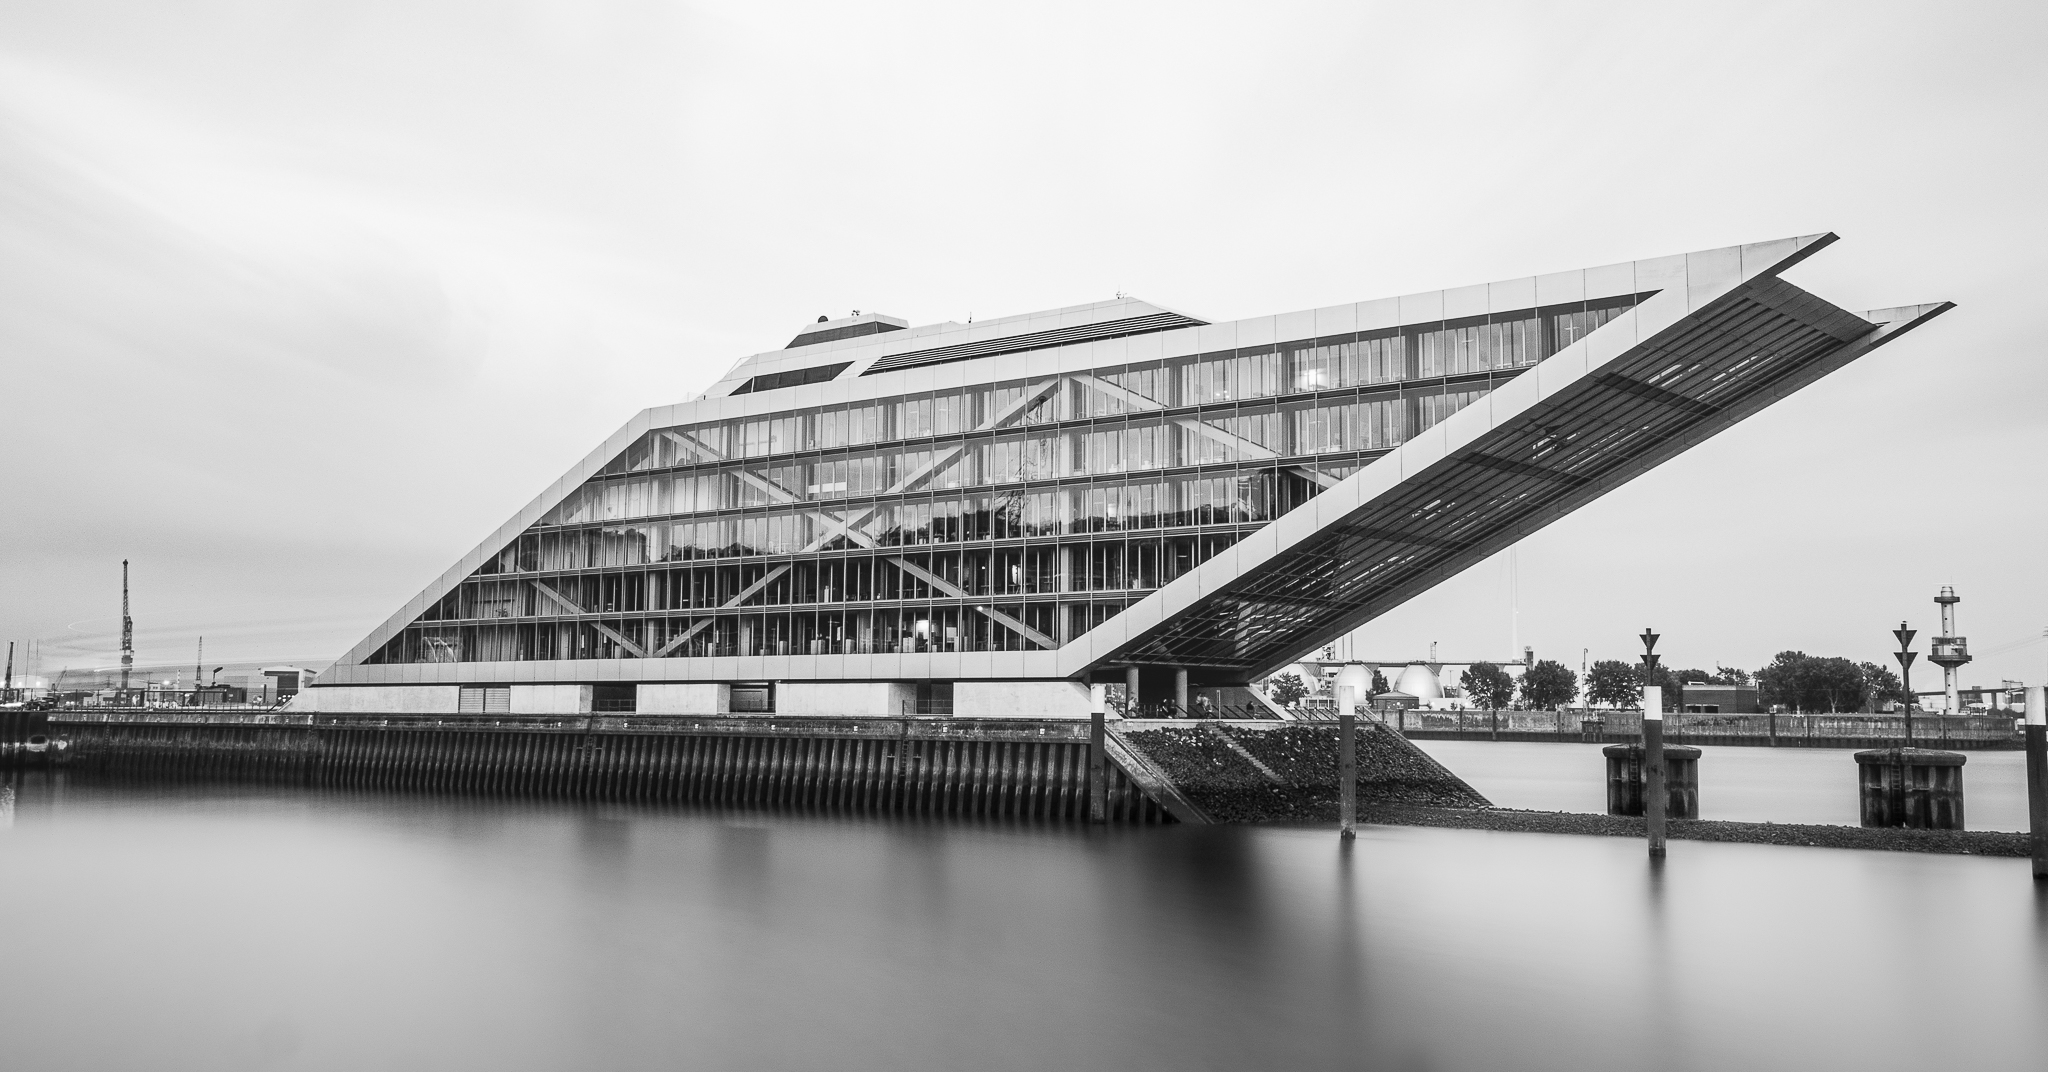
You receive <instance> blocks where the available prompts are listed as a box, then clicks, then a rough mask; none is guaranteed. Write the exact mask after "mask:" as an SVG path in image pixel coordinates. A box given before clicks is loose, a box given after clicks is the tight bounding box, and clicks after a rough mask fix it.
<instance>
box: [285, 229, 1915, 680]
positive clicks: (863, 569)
mask: <svg viewBox="0 0 2048 1072" xmlns="http://www.w3.org/2000/svg"><path fill="white" fill-rule="evenodd" d="M1833 241H1834V236H1832V235H1814V236H1807V237H1802V238H1793V239H1785V240H1781V241H1776V242H1766V243H1760V244H1756V245H1748V246H1739V247H1729V248H1725V249H1718V250H1710V251H1706V252H1702V253H1693V254H1684V255H1678V256H1671V257H1661V258H1657V259H1653V260H1645V261H1637V262H1633V263H1627V264H1618V265H1608V266H1604V267H1599V268H1589V269H1584V270H1580V271H1572V272H1561V273H1557V274H1553V275H1544V276H1536V277H1528V278H1522V279H1514V280H1506V281H1503V282H1498V283H1490V284H1480V285H1477V286H1470V287H1462V288H1457V289H1452V290H1444V291H1434V292H1429V293H1424V294H1413V295H1407V296H1403V297H1398V298H1386V299H1380V300H1376V301H1364V302H1357V303H1353V304H1346V305H1338V306H1332V307H1328V308H1323V309H1312V310H1306V311H1302V312H1295V313H1285V314H1280V315H1277V316H1266V317H1258V318H1254V319H1249V320H1241V321H1235V322H1231V323H1220V324H1210V323H1206V322H1204V321H1202V320H1201V319H1199V318H1196V317H1193V316H1190V315H1188V314H1185V313H1181V312H1177V311H1174V310H1171V309H1168V308H1165V307H1163V306H1158V305H1153V304H1150V303H1147V302H1143V301H1139V300H1137V299H1132V298H1120V299H1118V300H1115V301H1110V302H1101V303H1096V304H1092V305H1081V306H1072V307H1069V308H1065V309H1057V310H1052V311H1049V312H1043V313H1033V314H1028V315H1024V316H1015V317H1007V318H1004V319H1000V320H990V321H978V322H975V323H971V324H958V323H945V324H937V325H929V326H923V327H911V326H908V325H905V324H904V323H903V322H902V321H899V320H896V319H894V318H890V317H881V316H876V315H874V314H863V315H860V316H857V317H853V318H848V319H845V320H840V321H824V322H821V323H819V324H814V325H812V326H811V327H810V328H807V329H805V330H804V331H803V332H802V333H800V334H799V335H798V336H797V337H796V338H795V339H794V340H792V342H791V343H790V345H789V346H787V347H784V348H782V349H778V350H773V351H769V352H766V353H762V354H757V355H754V356H752V357H749V358H746V359H744V360H742V361H740V362H739V363H738V364H736V365H735V366H734V367H733V368H732V370H731V371H730V372H728V373H727V374H726V375H725V376H724V377H723V378H722V379H721V380H719V381H718V383H716V384H714V385H713V386H712V387H711V388H710V389H709V390H708V391H707V392H706V393H705V394H704V396H702V397H700V398H698V399H696V400H694V401H691V402H685V403H681V404H677V405H668V406H659V407H655V408H652V409H648V410H645V411H643V412H641V413H640V414H639V415H638V416H636V417H634V418H633V419H632V420H631V421H629V422H627V424H626V426H625V427H623V428H621V429H620V430H619V431H618V432H617V433H615V434H614V435H613V436H612V437H611V438H610V439H608V440H607V441H606V442H605V443H603V444H602V445H600V446H599V447H598V448H597V449H596V450H594V451H592V452H591V454H590V455H589V456H588V457H587V458H585V459H584V460H583V461H582V462H580V463H578V464H577V465H576V466H575V467H573V468H572V469H571V470H570V471H569V472H568V473H566V474H564V475H563V476H562V477H561V478H560V479H559V480H557V481H556V482H555V483H554V484H552V485H550V486H549V487H548V488H547V490H545V491H544V492H543V493H542V494H541V495H539V496H538V497H536V498H535V499H534V500H533V501H532V502H531V503H529V504H528V505H527V506H526V507H525V508H524V509H522V510H520V511H519V512H518V513H517V514H516V515H515V516H513V517H512V518H511V519H510V520H508V521H507V522H506V523H505V525H504V526H503V527H502V528H500V529H499V531H498V532H496V533H494V534H493V535H492V536H491V537H490V538H489V539H487V540H485V541H484V543H483V544H482V545H480V546H479V547H477V548H476V549H475V550H474V551H472V552H471V553H470V554H468V555H466V556H464V558H463V559H462V560H461V561H460V562H458V563H456V564H455V565H454V566H452V567H451V568H450V569H449V570H448V572H447V573H446V574H445V575H443V576H442V577H441V579H439V580H438V581H436V582H435V583H434V584H432V585H431V586H429V587H428V588H427V590H426V591H424V592H422V593H420V594H419V595H418V596H417V597H415V598H414V599H413V600H412V601H411V602H409V603H408V604H407V605H406V606H405V607H403V608H401V609H400V610H399V611H398V612H397V613H396V614H394V615H393V616H392V617H391V619H390V620H389V621H387V622H385V623H384V624H383V625H381V626H379V627H378V628H377V629H376V630H374V631H373V632H372V633H371V634H370V635H369V636H367V637H365V638H364V639H363V641H362V642H361V643H359V644H358V645H356V647H355V648H354V649H353V650H351V651H350V652H349V653H348V654H347V655H346V656H344V657H343V658H342V659H341V660H340V661H339V662H337V663H336V664H335V665H334V667H333V668H332V669H331V670H330V671H329V672H327V673H325V674H323V675H322V676H321V677H320V678H319V680H318V681H317V682H314V683H313V685H312V687H311V688H309V689H308V690H306V691H305V692H304V693H302V694H301V695H300V697H299V698H298V699H297V700H296V701H295V705H296V706H298V707H299V708H301V709H312V710H334V711H378V710H385V711H434V712H439V711H447V712H454V711H457V710H458V709H471V710H476V709H487V710H505V711H508V712H510V713H513V714H519V713H534V714H543V713H561V712H567V711H589V710H592V709H593V707H594V706H595V707H596V708H598V709H607V708H608V709H612V710H637V711H640V712H643V713H648V712H667V713H680V714H688V713H704V714H711V713H721V712H729V711H732V710H734V709H735V708H736V707H739V706H744V707H746V708H748V709H752V710H757V711H759V710H763V709H764V708H765V710H766V711H777V712H783V713H793V714H845V715H875V714H889V715H893V714H900V713H903V712H905V711H913V710H914V711H918V712H931V711H936V710H937V709H938V708H939V707H940V706H944V707H948V708H950V709H951V711H952V713H954V714H958V715H987V716H1002V717H1020V716H1043V717H1077V718H1079V717H1086V714H1087V711H1088V699H1087V688H1086V687H1087V685H1088V684H1089V683H1091V682H1118V683H1123V684H1124V685H1125V686H1126V689H1127V690H1135V691H1136V692H1137V693H1139V694H1141V695H1143V696H1144V697H1145V698H1146V699H1147V700H1155V699H1163V700H1169V702H1176V703H1180V704H1182V705H1183V706H1184V705H1185V699H1184V698H1185V697H1186V696H1187V695H1188V690H1189V689H1190V688H1191V687H1194V688H1201V687H1239V686H1242V685H1244V684H1246V683H1248V682H1250V681H1253V680H1255V679H1257V678H1260V677H1263V676H1264V675H1265V674H1267V673H1269V672H1271V671H1272V670H1274V669H1276V668H1278V667H1280V666H1282V665H1285V664H1287V663H1289V662H1291V661H1293V660H1294V659H1295V658H1297V657H1298V656H1299V654H1300V653H1301V652H1303V651H1308V650H1312V649H1314V648H1317V647H1318V646H1320V645H1322V644H1324V643H1327V642H1329V641H1331V640H1333V639H1334V638H1336V637H1338V636H1341V635H1343V634H1344V633H1346V632H1348V631H1349V630H1351V629H1353V628H1356V627H1357V626H1358V625H1360V624H1362V623H1364V622H1366V621H1369V620H1371V619H1373V618H1375V617H1377V616H1379V615H1381V614H1384V613H1386V612H1387V611H1388V610H1390V609H1392V608H1393V607H1395V606H1398V605H1400V604H1401V603H1402V602H1403V601H1405V600H1407V599H1410V598H1412V597H1414V596H1415V595H1417V594H1419V593H1421V592H1423V591H1425V590H1427V589H1428V588H1430V587H1432V586H1434V585H1435V584H1437V583H1439V582H1441V581H1442V580H1444V579H1445V578H1448V577H1450V576H1451V575H1453V574H1455V573H1457V572H1458V571H1460V570H1462V569H1464V568H1465V567H1467V566H1469V565H1472V564H1473V563H1476V562H1478V561H1480V560H1481V559H1483V558H1485V557H1487V556H1489V555H1491V554H1493V553H1494V552H1496V551H1498V550H1500V549H1502V548H1504V547H1507V546H1508V545H1510V544H1512V543H1513V542H1514V541H1516V540H1518V539H1520V538H1521V537H1523V536H1525V535H1528V534H1529V533H1531V532H1533V531H1535V530H1537V529H1539V528H1541V527H1543V526H1544V525H1547V524H1549V523H1551V522H1552V521H1555V520H1557V519H1558V518H1561V517H1563V516H1565V515H1566V514H1568V513H1570V512H1571V511H1573V510H1575V509H1577V508H1578V507H1580V506H1583V505H1585V504H1586V503H1588V502H1591V501H1592V500H1594V499H1595V498H1598V497H1599V496H1600V495H1602V494H1604V493H1606V492H1607V491H1609V490H1612V489H1613V488H1615V487H1618V486H1620V485H1621V484H1623V483H1625V482H1627V481H1628V480H1631V479H1633V478H1634V477H1636V476H1638V475H1640V474H1641V473H1643V472H1645V471H1647V470H1649V469H1650V468H1652V467H1654V466H1655V465H1657V464H1658V463H1660V462H1662V461H1664V460H1666V459H1668V458H1671V457H1673V456H1675V455H1677V454H1678V453H1679V452H1681V451H1683V450H1685V449H1686V448H1688V447H1690V446H1692V445H1693V444H1695V443H1698V442H1700V441H1702V440H1704V439H1706V438H1707V437H1709V436H1712V435H1714V434H1715V433H1717V432H1720V431H1721V430H1723V429H1725V428H1728V427H1729V426H1731V425H1733V424H1735V423H1736V422H1738V421H1740V420H1742V419H1743V418H1744V417H1747V416H1749V415H1750V414H1752V413H1755V412H1757V411H1758V410H1760V409H1762V408H1763V407H1765V406H1767V405H1769V404H1770V403H1771V402H1773V401H1776V400H1777V399H1779V398H1782V397H1784V396H1785V395H1787V394H1789V393H1791V392H1792V391H1795V390H1797V389H1799V388H1801V387H1803V386H1805V385H1807V384H1809V383H1811V382H1813V381H1814V380H1817V379H1819V378H1820V377H1821V376H1824V375H1826V374H1827V373H1828V372H1830V371H1832V370H1834V369H1836V368H1839V367H1841V366H1842V365H1844V364H1846V363H1848V362H1849V361H1852V360H1854V359H1855V358H1857V357H1860V356H1862V355H1863V354H1866V353H1868V352H1870V351H1871V350H1872V349H1874V348H1876V347H1877V346H1880V345H1883V344H1884V343H1886V342H1888V341H1890V340H1891V339H1893V338H1895V337H1897V336H1898V335H1899V334H1901V333H1903V332H1905V331H1907V330H1909V329H1911V328H1913V327H1915V326H1917V325H1918V324H1920V323H1923V322H1924V321H1926V320H1927V319H1928V318H1930V317H1932V316H1934V315H1936V314H1938V313H1940V312H1942V311H1944V310H1946V309H1947V308H1949V306H1948V305H1947V304H1934V305H1917V306H1909V307H1905V308H1897V309H1882V310H1876V311H1873V312H1866V313H1861V314H1856V313H1850V312H1847V311H1844V310H1842V309H1839V308H1837V307H1835V306H1833V305H1831V304H1829V303H1827V302H1826V301H1823V300H1822V299H1820V298H1817V297H1815V296H1813V295H1811V294H1809V293H1807V292H1805V291H1803V290H1800V289H1799V288H1798V287H1795V286H1793V285H1792V284H1790V283H1787V282H1785V281H1784V280H1783V279H1781V278H1780V277H1779V275H1780V273H1781V272H1783V271H1784V270H1785V269H1787V268H1789V267H1791V266H1792V265H1794V264H1796V263H1798V262H1799V261H1801V260H1803V259H1804V258H1806V257H1808V256H1810V255H1812V254H1813V253H1814V252H1816V251H1818V250H1820V249H1821V248H1823V247H1825V246H1827V245H1828V244H1830V243H1831V242H1833ZM940 686H943V687H940ZM941 695H943V696H944V697H945V698H944V699H943V700H940V699H938V697H940V696H941ZM741 698H744V699H743V702H742V699H741ZM1126 709H1128V708H1126Z"/></svg>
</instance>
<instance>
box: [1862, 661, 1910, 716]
mask: <svg viewBox="0 0 2048 1072" xmlns="http://www.w3.org/2000/svg"><path fill="white" fill-rule="evenodd" d="M1856 666H1857V669H1860V670H1862V671H1863V695H1864V698H1865V700H1866V702H1867V703H1868V704H1869V706H1870V709H1871V710H1872V711H1875V710H1877V709H1878V707H1880V706H1881V705H1883V704H1886V703H1909V702H1911V700H1912V697H1910V696H1907V695H1906V686H1905V685H1903V684H1901V683H1900V682H1899V675H1897V674H1895V673H1893V672H1892V668H1891V667H1889V666H1882V665H1879V664H1877V663H1857V664H1856Z"/></svg>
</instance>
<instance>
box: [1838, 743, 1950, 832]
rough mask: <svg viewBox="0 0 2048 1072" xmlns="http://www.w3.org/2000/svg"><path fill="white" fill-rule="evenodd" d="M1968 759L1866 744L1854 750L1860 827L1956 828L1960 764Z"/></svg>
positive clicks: (1935, 752) (1929, 751) (1938, 753)
mask: <svg viewBox="0 0 2048 1072" xmlns="http://www.w3.org/2000/svg"><path fill="white" fill-rule="evenodd" d="M1967 761H1968V757H1966V756H1962V755H1958V754H1957V753H1954V752H1937V751H1934V750H1932V749H1927V748H1872V749H1869V750H1867V751H1863V752H1858V753H1856V783H1857V796H1858V803H1859V804H1860V805H1861V809H1862V813H1863V825H1864V826H1903V827H1907V828H1909V829H1914V830H1961V829H1964V827H1963V764H1964V763H1965V762H1967Z"/></svg>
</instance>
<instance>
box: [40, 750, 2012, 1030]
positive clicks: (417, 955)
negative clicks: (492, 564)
mask: <svg viewBox="0 0 2048 1072" xmlns="http://www.w3.org/2000/svg"><path fill="white" fill-rule="evenodd" d="M13 788H14V789H15V793H14V794H13V802H12V806H11V808H0V812H4V814H5V817H4V822H5V824H6V825H5V826H4V827H0V920H4V924H0V925H4V926H5V928H6V931H5V934H6V941H5V945H4V947H0V949H4V954H0V956H4V959H0V964H4V965H5V970H4V971H0V1067H5V1068H8V1069H23V1070H31V1069H73V1068H76V1069H131V1068H132V1069H152V1070H158V1069H209V1070H212V1069H257V1068H291V1069H365V1068H399V1069H414V1068H419V1069H494V1070H522V1069H572V1068H573V1069H583V1068H594V1069H608V1068H620V1069H640V1068H650V1069H654V1068H659V1069H861V1070H865V1069H876V1070H884V1069H887V1070H894V1069H919V1070H922V1069H935V1070H936V1069H948V1070H951V1069H1233V1070H1234V1069H1340V1068H1341V1069H1355V1068H1388V1069H1459V1070H1462V1069H1574V1070H1580V1069H1639V1068H1644V1067H1651V1066H1653V1065H1654V1066H1655V1067H1660V1068H1673V1069H1688V1068H1696V1069H1728V1068H1741V1069H1744V1070H1759V1069H1817V1068H1851V1067H1853V1068H1858V1069H1908V1068H1935V1067H1939V1068H1946V1069H2018V1068H2039V1067H2042V1056H2043V1054H2044V1053H2048V1031H2044V1029H2043V1027H2042V1026H2041V1025H2042V1015H2043V1012H2044V1011H2048V1009H2044V999H2048V900H2043V899H2042V898H2041V897H2040V896H2038V895H2037V894H2036V892H2035V890H2034V888H2033V886H2034V884H2033V883H2032V882H2030V881H2029V879H2028V877H2027V870H2026V868H2027V865H2026V863H2025V862H2024V861H2021V860H1992V859H1975V858H1967V857H1937V856H1921V855H1910V854H1903V853H1899V854H1892V853H1865V852H1845V851H1835V850H1823V849H1783V848H1772V847H1761V846H1744V845H1709V844H1694V843H1686V842H1679V843H1675V844H1673V845H1672V847H1671V857H1670V860H1669V862H1668V863H1667V864H1666V865H1664V866H1663V867H1662V868H1661V869H1656V870H1653V869H1652V868H1651V867H1650V865H1649V864H1648V863H1647V861H1646V860H1645V859H1644V857H1643V855H1642V847H1641V845H1640V844H1639V843H1637V842H1634V841H1628V840H1621V839H1602V838H1571V837H1559V836H1545V835H1528V834H1495V833H1484V832H1465V831H1442V830H1420V829H1397V828H1368V829H1366V830H1365V831H1363V832H1362V834H1361V836H1360V838H1359V840H1358V841H1357V842H1356V843H1355V844H1354V845H1353V846H1352V848H1351V849H1350V850H1349V851H1346V850H1345V849H1344V848H1342V847H1341V846H1340V845H1339V843H1338V841H1337V839H1336V837H1335V836H1334V834H1333V833H1331V832H1330V831H1327V830H1311V829H1274V828H1261V829H1251V828H1206V829H1201V828H1187V827H1174V828H1161V829H1150V830H1110V831H1101V830H1097V831H1089V830H1083V829H1074V828H1051V827H1041V828H1033V827H1007V826H987V825H968V824H935V823H934V824H925V823H914V822H889V821H857V820H846V819H831V818H815V817H799V816H766V815H732V814H715V813H706V812H679V811H654V810H634V809H626V808H615V807H578V806H570V805H559V806H557V805H527V804H506V803H497V802H475V801H455V800H440V799H434V798H426V797H403V796H325V797H316V796H309V795H305V794H300V793H292V792H270V791H254V790H231V789H211V790H206V789H181V790H114V789H95V788H87V787H84V786H80V785H77V784H70V785H64V784H61V783H58V784H53V783H50V782H48V781H46V780H43V778H42V777H41V776H39V775H37V776H25V777H24V778H22V779H20V780H17V782H16V783H15V785H14V787H13ZM1652 1053H1654V1054H1657V1055H1659V1056H1658V1057H1656V1058H1654V1059H1653V1058H1650V1057H1648V1056H1646V1055H1648V1054H1652Z"/></svg>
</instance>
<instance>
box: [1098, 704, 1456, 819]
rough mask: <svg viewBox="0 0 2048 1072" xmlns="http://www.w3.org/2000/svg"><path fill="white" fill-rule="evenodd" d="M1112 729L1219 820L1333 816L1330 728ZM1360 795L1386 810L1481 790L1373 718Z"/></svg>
mask: <svg viewBox="0 0 2048 1072" xmlns="http://www.w3.org/2000/svg"><path fill="white" fill-rule="evenodd" d="M1120 736H1121V737H1122V738H1123V739H1124V741H1125V742H1126V743H1127V744H1128V745H1130V746H1131V747H1132V748H1134V749H1136V750H1139V751H1141V752H1143V753H1144V754H1145V756H1146V757H1147V758H1149V759H1150V760H1151V761H1152V762H1153V763H1154V764H1155V765H1156V766H1158V767H1159V769H1160V770H1161V771H1163V772H1165V774H1166V775H1167V776H1168V777H1169V778H1171V779H1173V782H1174V784H1175V786H1176V787H1178V788H1179V790H1180V791H1181V793H1182V794H1183V795H1185V796H1186V797H1187V798H1188V799H1189V800H1190V801H1192V802H1193V803H1194V804H1196V805H1197V806H1198V807H1200V808H1201V809H1202V810H1203V811H1204V812H1206V813H1207V814H1208V815H1209V817H1210V818H1211V819H1213V820H1215V821H1216V822H1220V823H1318V822H1335V821H1336V819H1337V805H1338V801H1337V792H1338V790H1337V727H1336V726H1335V725H1334V724H1328V723H1324V724H1317V725H1313V726H1304V725H1299V724H1296V725H1281V726H1271V727H1270V728H1268V727H1267V726H1249V725H1241V724H1226V723H1207V722H1205V723H1197V724H1189V725H1186V726H1153V727H1147V728H1144V729H1132V730H1125V731H1123V732H1122V733H1121V734H1120ZM1358 799H1359V801H1360V803H1361V805H1364V806H1370V805H1382V806H1388V807H1411V808H1412V807H1446V808H1484V807H1486V806H1487V801H1486V798H1485V797H1482V796H1480V795H1479V794H1478V793H1477V792H1476V791H1474V790H1473V788H1472V787H1471V786H1469V785H1466V784H1465V782H1464V781H1463V780H1461V779H1459V778H1458V776H1457V775H1455V774H1452V773H1451V772H1450V771H1448V770H1446V769H1444V767H1443V765H1442V764H1440V763H1438V762H1437V761H1436V760H1434V759H1431V758H1430V757H1429V756H1428V755H1427V754H1425V753H1424V752H1423V751H1422V750H1421V749H1419V748H1416V747H1415V746H1414V745H1413V744H1410V743H1409V742H1408V741H1407V740H1405V739H1403V738H1402V737H1401V736H1400V735H1398V734H1396V733H1394V732H1393V731H1391V730H1389V729H1387V728H1385V727H1384V726H1380V725H1378V724H1375V723H1364V724H1361V725H1360V726H1359V727H1358Z"/></svg>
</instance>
